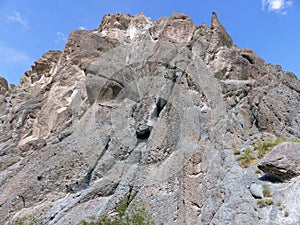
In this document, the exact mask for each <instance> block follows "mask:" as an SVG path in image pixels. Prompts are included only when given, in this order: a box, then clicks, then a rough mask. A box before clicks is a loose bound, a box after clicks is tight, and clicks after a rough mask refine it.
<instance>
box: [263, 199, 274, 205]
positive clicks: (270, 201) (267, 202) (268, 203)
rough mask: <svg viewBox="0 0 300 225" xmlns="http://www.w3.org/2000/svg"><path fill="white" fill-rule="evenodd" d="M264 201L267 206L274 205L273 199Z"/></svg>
mask: <svg viewBox="0 0 300 225" xmlns="http://www.w3.org/2000/svg"><path fill="white" fill-rule="evenodd" d="M264 201H265V203H266V204H267V205H272V204H273V200H272V198H266V199H265V200H264Z"/></svg>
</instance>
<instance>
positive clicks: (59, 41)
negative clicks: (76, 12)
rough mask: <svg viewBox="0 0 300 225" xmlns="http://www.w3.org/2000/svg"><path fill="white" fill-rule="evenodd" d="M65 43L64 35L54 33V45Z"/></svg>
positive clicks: (65, 37)
mask: <svg viewBox="0 0 300 225" xmlns="http://www.w3.org/2000/svg"><path fill="white" fill-rule="evenodd" d="M66 41H67V36H66V35H65V34H64V33H62V32H56V40H55V44H56V45H59V44H65V43H66Z"/></svg>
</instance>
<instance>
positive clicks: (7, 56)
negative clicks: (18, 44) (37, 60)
mask: <svg viewBox="0 0 300 225" xmlns="http://www.w3.org/2000/svg"><path fill="white" fill-rule="evenodd" d="M0 62H1V63H24V64H28V63H30V62H31V59H30V57H29V56H28V55H27V54H26V53H25V52H21V51H18V50H16V49H14V48H11V47H7V46H0Z"/></svg>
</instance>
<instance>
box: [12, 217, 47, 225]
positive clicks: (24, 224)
mask: <svg viewBox="0 0 300 225" xmlns="http://www.w3.org/2000/svg"><path fill="white" fill-rule="evenodd" d="M8 225H43V223H42V222H38V221H36V220H34V219H30V218H25V217H23V218H21V219H18V220H16V221H14V222H10V223H8Z"/></svg>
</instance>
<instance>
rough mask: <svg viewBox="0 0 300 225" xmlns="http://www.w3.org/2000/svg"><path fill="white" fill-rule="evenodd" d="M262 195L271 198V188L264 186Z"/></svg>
mask: <svg viewBox="0 0 300 225" xmlns="http://www.w3.org/2000/svg"><path fill="white" fill-rule="evenodd" d="M262 193H263V196H264V197H271V196H272V192H271V188H270V187H269V185H264V186H263V190H262Z"/></svg>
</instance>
